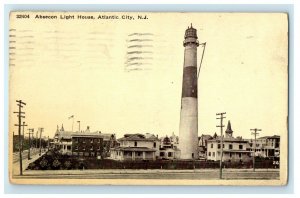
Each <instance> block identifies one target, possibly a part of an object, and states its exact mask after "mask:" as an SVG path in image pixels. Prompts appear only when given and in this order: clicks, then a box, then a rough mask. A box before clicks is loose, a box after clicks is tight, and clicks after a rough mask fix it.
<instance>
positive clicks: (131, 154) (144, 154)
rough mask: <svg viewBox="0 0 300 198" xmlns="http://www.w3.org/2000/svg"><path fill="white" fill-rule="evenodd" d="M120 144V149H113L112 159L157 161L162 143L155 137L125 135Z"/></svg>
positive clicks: (119, 140)
mask: <svg viewBox="0 0 300 198" xmlns="http://www.w3.org/2000/svg"><path fill="white" fill-rule="evenodd" d="M118 142H119V147H116V148H113V149H111V159H114V160H122V161H123V160H132V161H137V160H156V158H157V156H158V155H159V147H160V141H159V139H158V137H157V136H154V135H149V134H148V135H143V134H125V135H124V137H123V138H120V139H118Z"/></svg>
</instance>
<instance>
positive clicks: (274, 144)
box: [248, 135, 280, 158]
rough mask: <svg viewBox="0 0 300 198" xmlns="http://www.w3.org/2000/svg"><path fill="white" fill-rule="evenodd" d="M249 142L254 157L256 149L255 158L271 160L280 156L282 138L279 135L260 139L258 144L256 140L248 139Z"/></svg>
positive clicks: (249, 148)
mask: <svg viewBox="0 0 300 198" xmlns="http://www.w3.org/2000/svg"><path fill="white" fill-rule="evenodd" d="M248 142H249V147H248V150H249V151H251V155H252V156H253V151H254V149H255V156H258V157H263V158H269V157H279V156H280V136H278V135H273V136H264V137H260V138H257V139H256V142H255V140H254V139H248ZM254 142H255V143H254ZM254 144H255V145H254Z"/></svg>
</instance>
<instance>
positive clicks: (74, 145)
mask: <svg viewBox="0 0 300 198" xmlns="http://www.w3.org/2000/svg"><path fill="white" fill-rule="evenodd" d="M116 144H117V142H116V137H115V135H114V134H110V133H101V132H99V131H97V132H89V128H87V130H85V131H81V132H72V131H65V130H64V128H63V126H62V127H61V129H58V127H57V131H56V133H55V135H54V141H53V147H54V148H56V149H58V150H59V151H60V152H61V153H62V154H65V155H75V156H85V157H93V156H95V157H96V156H101V157H108V156H109V155H110V149H111V148H112V147H115V146H116Z"/></svg>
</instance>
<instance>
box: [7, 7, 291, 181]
mask: <svg viewBox="0 0 300 198" xmlns="http://www.w3.org/2000/svg"><path fill="white" fill-rule="evenodd" d="M288 23H289V21H288V14H287V13H226V12H222V13H221V12H220V13H217V12H215V13H212V12H211V13H205V12H198V13H192V12H44V11H40V12H37V11H36V12H32V11H13V12H10V16H9V126H8V128H9V131H8V132H9V148H7V149H8V150H9V178H10V182H11V183H13V184H60V185H66V184H86V185H236V186H239V185H265V186H271V185H272V186H273V185H276V186H281V185H286V184H287V178H288V62H289V60H288V39H289V38H288V35H289V32H288V30H289V28H288Z"/></svg>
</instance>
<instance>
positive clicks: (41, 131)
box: [39, 128, 44, 156]
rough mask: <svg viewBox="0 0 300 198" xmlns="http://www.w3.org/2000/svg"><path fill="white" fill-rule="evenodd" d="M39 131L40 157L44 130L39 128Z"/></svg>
mask: <svg viewBox="0 0 300 198" xmlns="http://www.w3.org/2000/svg"><path fill="white" fill-rule="evenodd" d="M39 129H40V156H41V155H42V133H43V131H44V128H39Z"/></svg>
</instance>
